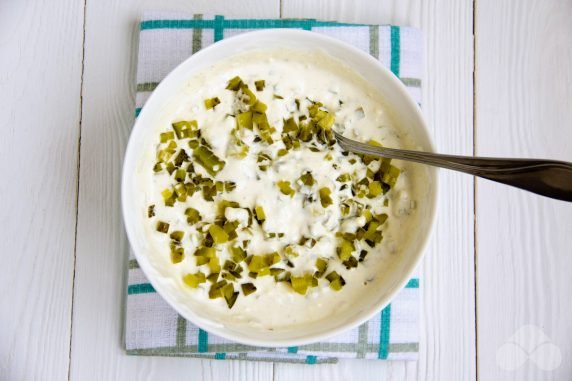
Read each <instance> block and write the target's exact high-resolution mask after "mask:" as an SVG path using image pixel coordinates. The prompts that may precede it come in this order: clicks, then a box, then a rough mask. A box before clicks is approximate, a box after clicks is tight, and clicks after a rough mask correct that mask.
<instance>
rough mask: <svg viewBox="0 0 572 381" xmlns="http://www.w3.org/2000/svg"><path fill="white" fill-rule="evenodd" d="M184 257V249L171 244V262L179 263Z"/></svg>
mask: <svg viewBox="0 0 572 381" xmlns="http://www.w3.org/2000/svg"><path fill="white" fill-rule="evenodd" d="M184 258H185V251H184V250H183V248H182V247H180V246H177V245H174V244H171V262H173V263H180V262H182V261H183V259H184Z"/></svg>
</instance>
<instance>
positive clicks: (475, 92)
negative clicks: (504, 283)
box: [473, 0, 479, 381]
mask: <svg viewBox="0 0 572 381" xmlns="http://www.w3.org/2000/svg"><path fill="white" fill-rule="evenodd" d="M476 155H477V0H473V156H476ZM477 262H478V244H477V178H476V177H475V176H473V266H474V271H473V273H474V275H473V276H474V277H475V279H474V280H473V284H474V288H475V300H474V303H475V380H476V381H478V380H479V323H478V317H479V314H478V309H479V306H478V302H479V298H478V290H479V288H478V275H477V273H478V265H477Z"/></svg>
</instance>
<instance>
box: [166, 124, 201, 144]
mask: <svg viewBox="0 0 572 381" xmlns="http://www.w3.org/2000/svg"><path fill="white" fill-rule="evenodd" d="M172 127H173V130H175V135H177V139H186V138H192V137H196V136H197V130H198V124H197V121H196V120H189V121H181V122H175V123H173V124H172ZM171 143H173V142H171Z"/></svg>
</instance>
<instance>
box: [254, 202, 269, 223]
mask: <svg viewBox="0 0 572 381" xmlns="http://www.w3.org/2000/svg"><path fill="white" fill-rule="evenodd" d="M254 218H255V219H256V221H258V223H259V224H262V223H263V222H264V221H265V220H266V214H264V209H263V208H262V206H260V205H257V206H256V207H255V208H254Z"/></svg>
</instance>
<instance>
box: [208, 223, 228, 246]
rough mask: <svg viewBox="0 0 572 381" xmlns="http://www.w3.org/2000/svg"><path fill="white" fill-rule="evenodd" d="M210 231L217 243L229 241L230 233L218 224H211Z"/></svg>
mask: <svg viewBox="0 0 572 381" xmlns="http://www.w3.org/2000/svg"><path fill="white" fill-rule="evenodd" d="M209 233H210V235H211V237H212V239H213V241H214V243H215V244H217V245H219V244H222V243H226V242H228V233H227V232H226V231H225V230H224V229H223V228H221V227H220V226H218V225H216V224H211V225H210V226H209Z"/></svg>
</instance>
